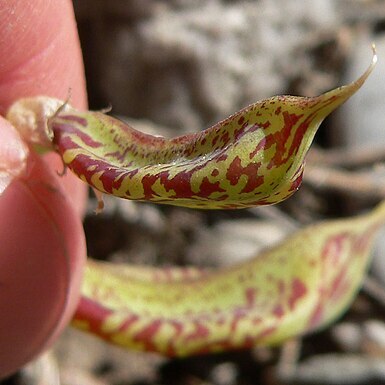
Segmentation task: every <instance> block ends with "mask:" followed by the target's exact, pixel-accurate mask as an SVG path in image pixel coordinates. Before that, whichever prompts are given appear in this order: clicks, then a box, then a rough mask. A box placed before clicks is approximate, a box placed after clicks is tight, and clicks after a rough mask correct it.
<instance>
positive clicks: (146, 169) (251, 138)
mask: <svg viewBox="0 0 385 385" xmlns="http://www.w3.org/2000/svg"><path fill="white" fill-rule="evenodd" d="M375 62H376V55H375V54H374V55H373V60H372V63H371V65H370V66H369V68H368V69H367V71H366V72H365V73H364V74H363V75H362V76H361V77H360V78H359V79H358V80H357V81H355V82H353V83H351V84H349V85H347V86H344V87H340V88H337V89H334V90H332V91H329V92H327V93H325V94H323V95H321V96H317V97H295V96H276V97H273V98H270V99H267V100H263V101H260V102H257V103H255V104H252V105H250V106H249V107H246V108H244V109H243V110H241V111H239V112H237V113H235V114H234V115H232V116H230V117H229V118H227V119H225V120H223V121H221V122H219V123H217V124H215V125H214V126H212V127H211V128H208V129H207V130H205V131H202V132H199V133H196V134H190V135H185V136H180V137H177V138H173V139H165V138H163V137H159V136H153V135H149V134H144V133H141V132H138V131H136V130H134V129H133V128H131V127H130V126H128V125H127V124H125V123H123V122H121V121H119V120H117V119H114V118H112V117H110V116H107V115H105V114H103V113H101V112H79V111H76V110H73V109H72V110H71V109H70V110H67V111H63V112H59V113H57V114H55V116H54V117H53V118H52V119H50V122H49V129H50V132H51V135H52V136H53V143H54V146H55V149H56V150H57V151H58V152H59V153H60V154H61V155H62V157H63V161H64V163H65V164H66V165H67V166H68V167H69V168H70V169H71V170H72V171H73V172H74V173H75V174H76V175H78V176H79V177H80V178H81V179H83V180H84V181H86V182H87V183H89V184H90V185H91V186H93V187H94V188H95V189H97V190H99V191H101V192H102V193H106V194H113V195H115V196H118V197H121V198H127V199H133V200H139V201H152V202H155V203H166V204H171V205H178V206H185V207H192V208H206V209H229V208H244V207H252V206H258V205H268V204H274V203H277V202H280V201H282V200H284V199H286V198H288V197H289V196H290V195H292V194H293V193H294V192H295V191H296V190H297V189H298V188H299V186H300V184H301V181H302V173H303V167H304V160H305V155H306V153H307V151H308V150H309V148H310V145H311V143H312V140H313V138H314V135H315V133H316V131H317V129H318V127H319V125H320V124H321V122H322V120H323V119H324V118H325V117H326V116H327V115H328V114H329V113H330V112H332V111H333V110H334V109H335V108H337V107H338V106H339V105H340V104H341V103H343V102H344V101H346V100H347V99H348V98H349V97H350V96H351V95H352V94H354V93H355V92H356V91H357V90H358V89H359V88H360V87H361V85H362V84H363V83H364V81H365V80H366V78H367V77H368V75H369V74H370V72H371V71H372V69H373V67H374V64H375Z"/></svg>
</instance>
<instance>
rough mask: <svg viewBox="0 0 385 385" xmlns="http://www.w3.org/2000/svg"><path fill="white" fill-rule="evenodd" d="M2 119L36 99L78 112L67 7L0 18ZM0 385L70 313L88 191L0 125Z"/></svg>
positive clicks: (9, 7)
mask: <svg viewBox="0 0 385 385" xmlns="http://www.w3.org/2000/svg"><path fill="white" fill-rule="evenodd" d="M0 54H1V57H2V61H1V63H0V113H1V115H3V116H4V114H5V112H6V110H7V108H8V107H9V105H10V104H12V103H13V102H14V101H15V100H17V99H19V98H21V97H26V96H34V95H48V96H53V97H56V98H60V99H66V97H67V95H68V92H69V89H71V90H72V92H71V104H72V105H74V106H75V107H77V108H85V107H86V92H85V81H84V75H83V67H82V59H81V52H80V46H79V41H78V36H77V32H76V25H75V21H74V16H73V10H72V3H71V1H70V0H56V1H53V2H47V1H45V0H23V1H22V0H4V1H3V2H2V4H1V8H0ZM0 135H1V141H0V194H1V196H0V214H1V215H0V244H1V248H0V378H2V377H4V376H6V375H8V374H11V373H12V372H14V371H16V370H17V369H18V368H19V367H21V366H22V365H24V364H25V363H26V362H28V361H29V360H31V359H32V358H34V357H35V356H36V355H37V354H39V353H40V352H41V351H42V350H44V349H45V348H46V347H47V346H49V345H50V344H51V343H52V342H53V341H54V340H55V338H56V337H57V336H58V334H59V333H60V331H61V330H62V329H63V328H64V327H65V325H66V324H67V323H68V321H69V319H70V318H71V316H72V313H73V311H74V309H75V306H76V304H77V300H78V296H79V286H80V280H81V272H82V267H83V265H84V259H85V256H86V248H85V241H84V233H83V229H82V224H81V213H82V212H83V210H84V206H85V202H86V188H85V186H84V185H83V183H82V182H80V181H79V180H77V179H75V178H74V177H73V176H72V175H70V174H68V175H66V176H65V177H63V178H59V177H58V175H57V171H61V170H62V167H63V166H62V161H61V159H60V158H59V157H58V156H57V155H56V154H48V155H46V156H45V157H44V160H43V158H42V157H39V156H37V155H36V154H34V153H33V151H32V150H30V149H29V148H28V146H27V144H25V143H24V142H23V141H22V139H21V138H20V136H19V135H18V133H17V132H16V131H15V129H14V128H13V127H12V126H11V125H10V124H9V123H8V122H7V121H6V120H5V119H4V118H1V117H0Z"/></svg>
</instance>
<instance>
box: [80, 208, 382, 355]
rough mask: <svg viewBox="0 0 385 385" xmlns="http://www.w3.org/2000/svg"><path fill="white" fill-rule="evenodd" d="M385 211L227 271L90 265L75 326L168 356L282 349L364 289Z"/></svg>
mask: <svg viewBox="0 0 385 385" xmlns="http://www.w3.org/2000/svg"><path fill="white" fill-rule="evenodd" d="M384 222H385V203H383V204H382V205H380V206H379V207H378V208H377V209H375V210H373V212H371V213H369V214H367V215H363V216H360V217H356V218H347V219H344V220H334V221H328V222H324V223H320V224H317V225H313V226H310V227H308V228H305V229H303V230H300V231H299V232H297V233H296V234H294V235H293V236H291V237H290V238H288V239H287V240H285V241H284V242H283V243H282V244H280V245H278V246H276V247H275V248H273V249H271V250H269V251H266V252H264V253H262V254H260V255H258V256H256V257H255V258H253V259H251V260H250V261H247V262H244V263H242V264H239V265H236V266H233V267H231V268H226V269H222V270H218V271H207V270H199V269H195V268H168V269H162V268H150V267H140V266H129V265H122V264H121V265H117V264H109V263H102V262H97V261H92V260H91V261H89V263H88V266H87V270H86V275H85V280H84V282H83V288H82V294H83V295H82V299H81V301H80V305H79V306H78V309H77V312H76V314H75V317H74V321H73V325H74V326H75V327H78V328H80V329H82V330H85V331H87V332H90V333H93V334H95V335H97V336H99V337H100V338H102V339H104V340H107V341H109V342H111V343H113V344H117V345H120V346H123V347H126V348H128V349H136V350H145V351H154V352H158V353H161V354H164V355H168V356H189V355H193V354H201V353H214V352H219V351H227V350H231V349H241V348H247V347H251V346H254V345H274V344H277V343H280V342H282V341H285V340H286V339H288V338H291V337H295V336H298V335H303V334H305V333H308V332H311V331H314V330H316V329H319V328H322V327H325V326H326V325H327V324H329V323H330V322H332V321H333V320H335V319H336V318H337V317H338V316H340V315H341V314H342V313H343V312H344V311H345V310H346V308H347V307H348V306H349V305H350V303H351V302H352V300H353V298H354V297H355V294H356V293H357V291H358V289H359V288H360V286H361V283H362V280H363V277H364V275H365V273H366V270H367V266H368V263H369V260H370V251H371V248H372V245H373V241H374V238H375V235H376V234H377V232H378V229H379V227H380V226H381V225H382V224H383V223H384Z"/></svg>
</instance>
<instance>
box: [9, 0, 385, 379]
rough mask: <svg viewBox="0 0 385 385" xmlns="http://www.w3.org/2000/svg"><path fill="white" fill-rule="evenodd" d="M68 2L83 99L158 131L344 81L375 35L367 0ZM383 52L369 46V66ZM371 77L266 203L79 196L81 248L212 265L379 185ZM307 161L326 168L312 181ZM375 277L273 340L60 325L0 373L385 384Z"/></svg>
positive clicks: (350, 210)
mask: <svg viewBox="0 0 385 385" xmlns="http://www.w3.org/2000/svg"><path fill="white" fill-rule="evenodd" d="M74 4H75V9H76V15H77V20H78V26H79V31H80V37H81V41H82V47H83V51H84V59H85V65H86V72H87V81H88V89H89V99H90V107H91V109H100V108H104V107H106V106H108V105H112V107H113V113H114V114H117V115H119V116H124V117H127V119H128V120H129V122H130V123H131V124H132V126H133V127H135V128H137V129H140V130H145V131H153V132H157V133H159V134H163V135H166V136H170V135H179V134H182V133H186V132H192V131H197V130H201V129H203V128H206V127H208V126H210V125H211V124H213V123H215V122H217V121H219V120H221V119H223V118H225V117H227V116H228V115H230V114H231V113H233V112H235V111H237V110H238V109H240V108H241V107H244V106H245V105H247V104H250V103H252V102H254V101H256V100H258V99H262V98H266V97H269V96H272V95H275V94H287V93H290V94H297V95H308V96H312V95H315V94H319V93H321V92H324V91H326V90H328V89H330V88H333V87H334V86H336V85H339V84H342V82H343V81H346V79H348V81H351V80H354V79H355V76H356V75H353V74H356V73H357V71H358V72H362V71H363V70H364V69H365V68H366V66H367V65H368V63H369V62H370V55H371V53H370V43H371V42H372V41H375V42H378V46H379V51H381V49H382V47H384V41H385V37H384V36H385V35H384V31H385V2H384V1H380V0H378V1H374V0H373V1H370V0H361V1H358V0H335V1H332V0H307V1H301V2H300V1H294V0H274V1H273V0H260V1H241V0H239V1H226V0H173V1H171V0H170V1H167V2H164V1H156V0H120V1H106V0H76V1H74ZM384 58H385V50H384V54H383V55H382V57H381V55H380V64H379V66H378V67H381V68H377V71H378V72H381V70H382V68H383V65H382V64H381V61H383V60H384ZM382 74H383V71H382ZM381 76H382V78H381ZM384 79H385V78H384V76H383V75H380V76H379V77H378V78H377V81H376V82H375V83H374V84H373V85H372V86H371V87H372V88H368V89H367V92H368V95H372V96H371V98H370V97H367V99H366V100H370V102H369V104H368V106H366V107H365V108H363V109H362V111H361V106H362V103H363V102H362V101H361V102H360V103H361V104H360V103H358V105H357V103H356V104H353V107H351V108H350V109H349V108H348V107H346V108H345V109H344V110H342V111H341V112H340V114H333V116H332V117H331V118H330V119H328V120H327V121H326V122H325V124H324V125H323V126H322V128H321V130H320V132H319V133H318V135H317V141H316V144H317V146H318V147H317V146H315V150H314V151H313V152H312V154H310V156H309V162H310V163H311V164H312V165H313V166H314V165H315V168H313V169H312V170H311V171H310V172H309V174H308V176H306V175H305V183H304V185H303V187H302V188H301V190H300V191H299V192H298V193H297V194H296V195H295V196H294V197H292V198H291V199H289V200H288V201H287V202H285V203H284V204H281V205H279V207H278V208H275V207H274V208H264V209H253V210H243V211H236V212H235V211H234V212H233V211H231V212H229V211H226V212H214V213H213V212H203V211H197V210H187V209H179V208H174V207H155V206H152V205H148V204H135V203H132V202H127V201H119V200H116V199H106V209H105V210H104V212H103V213H102V214H100V215H98V216H95V215H94V213H93V210H94V208H95V201H91V202H90V208H89V211H88V214H87V217H86V219H85V229H86V233H87V242H88V250H89V255H90V256H92V257H94V258H98V259H107V260H113V261H122V260H123V261H127V262H130V263H145V264H154V265H155V264H156V265H169V264H178V265H185V264H194V265H205V266H220V265H225V264H227V265H228V264H231V263H235V262H237V261H239V260H240V259H244V258H249V257H252V256H253V255H255V254H256V253H257V252H258V250H260V249H261V248H264V247H266V246H268V245H269V244H272V243H274V242H277V241H278V240H279V239H282V237H284V236H285V235H287V234H288V233H289V232H290V231H293V229H294V228H295V227H298V226H303V225H305V224H307V223H311V222H314V221H315V220H319V219H323V218H329V217H339V216H345V215H351V214H354V213H356V212H358V211H361V210H364V209H368V208H370V207H372V206H373V204H374V203H376V202H378V201H379V200H380V199H381V198H384V197H385V193H384V191H385V188H384V185H385V174H384V172H383V168H381V166H382V163H383V162H384V161H385V136H384V135H383V131H382V133H381V131H378V130H381V128H382V129H383V127H382V123H381V122H383V120H384V117H381V118H379V119H376V118H375V117H376V116H379V115H380V112H381V108H383V107H379V106H380V105H381V106H382V104H383V100H384V99H382V100H381V97H380V96H376V95H374V96H373V93H372V94H370V92H371V90H372V91H373V90H375V89H381V87H382V89H385V87H384V86H385V80H384ZM381 82H382V83H381ZM373 92H375V91H373ZM381 95H382V94H381ZM357 100H359V99H357ZM348 103H350V101H349V102H348ZM370 108H372V110H370ZM382 111H383V110H382ZM354 114H356V115H354ZM365 114H366V115H365ZM347 116H349V118H347ZM384 116H385V114H384ZM373 117H374V118H375V119H374V121H375V122H374V123H373V124H368V126H370V127H375V126H376V127H377V126H379V127H377V131H375V132H374V133H373V135H374V137H375V139H374V142H375V143H377V144H378V146H377V147H376V148H375V150H374V149H373V147H364V145H365V143H364V142H365V136H364V138H362V137H360V136H359V135H358V134H357V139H355V140H353V139H352V137H354V133H355V132H361V133H362V132H363V130H362V125H363V123H362V121H363V122H367V121H368V119H370V118H372V119H373ZM359 119H362V121H360V120H359ZM381 119H382V120H381ZM367 130H368V127H366V126H365V131H364V132H365V133H367V132H368V131H367ZM368 135H369V134H368ZM371 135H372V134H371ZM381 142H382V143H384V146H381ZM348 145H349V146H350V147H346V146H348ZM338 146H345V150H340V147H338ZM371 146H373V145H372V144H371ZM346 149H347V150H348V152H346V151H347V150H346ZM317 166H318V169H317ZM320 167H321V168H322V167H323V168H322V170H325V169H326V176H324V177H323V179H322V180H319V178H318V180H317V177H314V176H315V175H318V174H316V172H317V170H318V172H319V168H320ZM322 170H321V171H322ZM336 171H339V172H343V173H350V174H348V175H350V176H351V177H352V180H354V181H357V183H355V182H354V183H352V186H350V185H346V184H345V185H341V184H339V183H338V175H337V176H336V175H335V172H336ZM333 172H334V174H333ZM363 172H365V173H369V174H370V175H372V173H374V172H375V174H373V175H374V176H373V184H371V182H370V183H368V182H367V180H365V181H364V182H363V181H362V178H361V179H360V177H361V176H362V173H363ZM312 173H313V174H312ZM312 176H313V177H312ZM333 178H334V179H333ZM381 178H382V179H381ZM354 186H356V187H354ZM357 186H358V187H359V188H357ZM165 239H167V242H165V241H164V240H165ZM384 239H385V237H384ZM377 254H378V255H379V256H380V257H381V256H383V255H384V254H385V250H384V249H383V248H379V250H378V251H377ZM379 260H380V261H381V258H380V259H379ZM376 263H377V264H378V263H379V264H380V266H382V267H383V265H384V264H383V263H382V264H381V262H378V259H377V261H376ZM376 270H377V269H376ZM379 270H380V268H379V269H378V271H379ZM383 270H384V271H385V268H383ZM374 279H376V280H377V281H374ZM381 279H382V280H383V282H385V278H384V276H383V275H382V276H381V275H380V276H377V277H376V278H373V277H372V276H371V277H370V280H368V281H367V284H366V286H365V290H363V291H362V292H361V293H360V294H359V296H358V298H357V299H356V301H355V302H354V304H353V306H352V308H351V309H350V310H349V312H348V313H347V314H346V315H345V316H344V317H343V318H342V320H341V321H340V322H339V323H338V324H336V325H335V326H333V327H331V328H329V329H328V330H326V331H324V332H320V333H318V334H315V335H312V336H308V337H306V338H304V339H303V340H302V341H296V342H291V343H289V344H288V345H286V346H285V347H283V348H282V349H281V348H274V349H266V348H263V349H261V348H255V349H252V350H249V351H243V352H234V353H226V354H219V355H215V356H205V357H195V358H191V359H183V360H169V359H165V358H162V357H159V356H156V355H153V354H144V353H135V352H125V351H123V350H121V349H118V348H115V347H111V346H108V345H106V344H105V343H103V342H100V341H98V340H96V339H94V338H92V337H89V336H85V335H83V334H81V333H80V332H77V331H73V330H68V331H67V333H66V334H65V335H64V336H63V337H62V338H61V341H60V342H59V343H58V344H57V346H56V347H55V349H54V351H53V352H51V353H49V355H48V356H45V357H43V359H42V361H41V362H40V366H36V365H35V366H33V367H32V369H31V368H30V369H29V371H27V372H26V373H27V375H26V374H24V375H21V374H20V375H19V376H17V377H14V378H13V379H10V380H9V381H8V382H6V383H7V384H9V385H10V384H12V385H14V384H43V383H44V384H49V385H55V384H59V382H56V383H55V382H54V381H59V380H58V379H57V377H55V375H57V372H58V371H59V372H60V376H61V384H62V385H155V384H157V385H174V384H175V385H235V384H238V385H252V384H258V385H281V384H282V385H283V384H298V385H302V384H325V385H327V384H349V385H352V384H362V385H366V384H368V385H369V384H370V385H375V384H385V323H384V320H385V310H384V309H385V307H384V306H385V300H384V292H383V289H382V287H381V285H378V284H377V282H378V280H379V281H381ZM55 365H56V366H55ZM47 367H48V368H51V372H50V373H49V374H47V372H46V371H44V368H47ZM42 368H43V369H42ZM52 368H54V369H55V368H56V369H57V370H56V371H55V370H54V369H52ZM33 370H35V372H34V371H33ZM52 371H53V374H52ZM42 373H43V374H42ZM44 373H45V374H44ZM55 373H56V374H55ZM39 374H40V375H42V376H43V377H44V376H49V375H51V377H48V378H51V382H49V381H48V382H47V381H46V382H41V383H39V382H34V381H35V380H36V378H38V376H39ZM45 378H47V377H45ZM55 378H56V379H55ZM23 381H24V382H23Z"/></svg>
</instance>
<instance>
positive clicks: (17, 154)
mask: <svg viewBox="0 0 385 385" xmlns="http://www.w3.org/2000/svg"><path fill="white" fill-rule="evenodd" d="M27 156H28V147H27V145H26V144H25V143H24V142H23V141H22V139H21V137H20V135H19V133H18V132H17V131H16V129H15V128H14V127H13V126H12V125H11V124H10V123H9V122H7V121H6V120H4V119H1V120H0V195H1V194H2V193H3V192H4V191H5V189H6V188H7V187H8V186H9V185H10V183H11V182H12V181H13V180H14V179H15V178H16V177H17V176H19V175H20V174H21V173H22V172H23V170H24V169H25V167H26V160H27Z"/></svg>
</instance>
